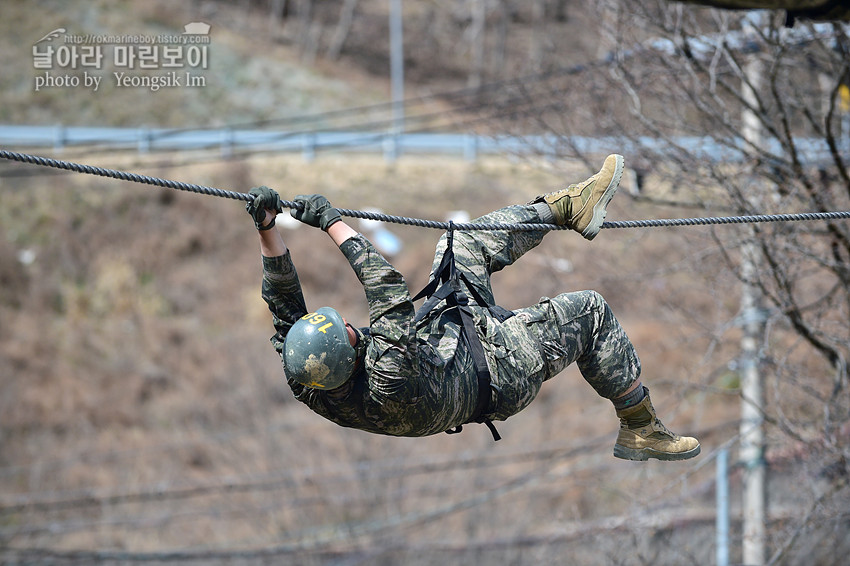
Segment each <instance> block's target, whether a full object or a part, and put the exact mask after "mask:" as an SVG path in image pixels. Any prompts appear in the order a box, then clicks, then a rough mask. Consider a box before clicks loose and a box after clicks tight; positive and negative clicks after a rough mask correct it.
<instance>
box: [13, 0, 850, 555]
mask: <svg viewBox="0 0 850 566" xmlns="http://www.w3.org/2000/svg"><path fill="white" fill-rule="evenodd" d="M389 6H390V3H389V2H385V1H383V0H359V1H356V0H333V1H331V0H328V1H322V2H316V1H310V0H288V1H283V0H233V1H229V2H228V1H224V0H193V1H185V2H169V1H166V0H152V1H145V2H143V1H141V0H123V1H118V2H107V1H105V0H94V1H85V2H83V1H78V0H71V1H59V0H53V1H47V0H43V1H32V2H12V1H4V2H2V3H0V9H2V18H0V32H1V33H0V46H1V47H0V64H2V69H3V72H2V73H0V125H41V126H51V127H52V126H103V127H127V128H175V129H181V130H182V129H196V128H197V129H206V128H222V127H228V126H232V127H233V128H237V129H238V128H243V127H244V128H254V129H261V130H269V131H274V132H278V131H279V132H281V134H282V135H289V134H291V133H298V134H301V133H304V132H313V131H354V132H357V131H364V132H367V133H368V132H375V131H385V130H388V129H389V128H391V127H392V124H393V122H392V105H391V104H390V101H391V85H390V56H389V52H390V50H389V44H390V42H389V36H390V34H389V27H388V21H389ZM403 13H404V71H405V85H404V86H405V97H404V98H405V104H404V107H405V111H406V122H405V130H404V131H406V132H443V133H460V134H476V135H479V136H482V137H487V136H503V135H511V136H516V138H517V139H520V140H522V139H528V140H532V139H539V138H536V137H533V136H545V137H544V138H543V139H545V144H544V145H540V144H535V145H532V144H531V141H529V145H528V147H526V148H524V150H523V151H517V152H516V153H512V154H504V155H484V154H482V155H479V156H478V157H477V159H475V160H467V159H464V158H463V156H462V155H457V156H452V155H426V154H404V153H402V155H400V156H399V157H398V159H395V160H387V159H385V157H384V156H383V155H381V154H379V153H377V152H374V151H351V150H348V151H341V150H334V149H327V150H324V151H321V152H319V153H318V154H316V155H315V156H313V158H312V159H305V157H304V156H302V155H300V154H280V153H275V152H268V151H260V150H257V151H252V150H250V149H241V150H234V151H232V152H229V153H225V152H223V151H222V150H221V149H219V148H213V149H210V150H197V151H179V152H157V151H149V152H144V151H138V150H137V149H136V148H134V147H130V148H127V147H126V146H122V147H115V146H113V145H110V144H107V143H97V142H93V143H91V144H87V145H83V146H77V147H70V146H69V147H58V145H59V144H58V143H57V147H56V148H26V147H4V148H3V149H10V150H18V151H29V152H30V153H36V154H41V155H51V156H55V157H58V158H61V159H66V160H69V161H77V162H81V163H87V164H92V165H100V166H104V167H109V168H114V169H121V170H127V171H134V172H139V173H144V174H149V175H155V176H159V177H163V178H167V179H176V180H180V181H186V182H190V183H196V184H201V185H208V186H213V187H219V188H224V189H231V190H236V191H243V192H244V191H247V190H248V189H250V188H251V187H252V186H256V185H260V184H265V185H269V186H271V187H274V188H276V189H277V190H279V191H280V192H281V195H282V196H283V198H287V199H291V198H292V197H294V196H295V195H296V194H301V193H312V192H319V193H323V194H325V195H327V196H328V197H329V198H330V199H331V202H333V203H334V204H336V205H338V206H340V207H345V208H351V209H368V208H380V209H382V210H383V211H385V212H387V213H390V214H396V215H405V216H413V217H418V218H427V219H433V220H445V219H446V218H447V215H448V214H449V213H451V212H452V211H466V212H468V213H469V214H470V215H471V216H472V217H475V216H478V215H480V214H484V213H486V212H488V211H490V210H492V209H495V208H497V207H500V206H504V205H508V204H513V203H521V202H526V201H528V200H529V199H531V198H532V197H534V196H535V195H536V194H539V193H541V192H545V191H549V190H553V189H555V188H558V187H560V186H563V185H565V184H567V183H570V182H573V181H577V180H581V179H584V178H585V177H587V176H588V175H589V174H592V173H593V172H595V171H596V170H597V168H598V166H599V164H600V163H601V161H602V158H603V157H604V154H605V153H608V152H619V153H623V154H624V155H625V158H626V164H627V167H628V168H629V170H628V173H627V175H626V177H625V179H624V181H623V183H622V189H621V192H620V193H619V194H618V196H617V198H616V199H614V201H613V202H612V205H611V206H610V207H609V213H608V219H609V220H632V219H649V218H669V217H690V216H709V215H715V216H719V215H730V214H758V213H789V212H808V211H833V210H850V175H848V165H847V164H848V159H850V151H848V148H850V145H848V144H850V141H848V140H850V137H848V133H850V132H849V131H850V118H848V116H850V100H847V99H845V98H844V97H845V96H846V94H845V93H846V89H847V85H848V83H850V63H848V62H849V61H850V57H848V48H849V47H850V32H848V28H847V26H846V24H840V23H837V22H818V23H813V22H807V21H798V22H797V23H796V24H795V26H794V28H790V29H789V28H784V27H783V23H784V19H783V14H781V13H773V12H765V13H762V12H759V13H755V14H754V13H752V12H728V11H727V12H724V11H718V10H713V9H707V8H700V7H694V6H687V5H682V4H671V3H669V2H664V1H660V0H657V1H656V0H634V1H628V2H622V1H616V0H602V1H596V2H591V1H589V0H534V1H531V2H520V1H518V0H455V1H451V0H427V1H421V2H410V1H408V2H404V12H403ZM191 22H204V23H207V24H209V25H210V30H209V38H210V42H209V44H208V50H207V55H208V61H207V63H206V66H203V67H201V66H198V67H194V68H193V71H194V72H196V73H197V74H198V75H199V76H203V78H204V84H203V86H199V87H193V88H190V87H187V86H185V85H184V86H181V87H166V88H161V89H159V90H157V91H152V90H151V89H150V88H145V87H143V86H132V85H130V86H119V85H117V84H116V81H115V80H114V78H113V72H121V71H122V70H123V71H124V72H128V73H130V71H129V70H127V69H126V68H123V67H119V66H116V64H115V59H114V53H113V51H114V44H110V45H104V51H103V53H104V54H105V56H104V58H103V60H101V61H99V62H97V63H96V64H94V65H93V66H89V67H86V66H84V65H83V64H82V62H80V61H79V60H78V61H77V63H76V64H75V65H74V66H72V65H71V64H69V65H67V66H65V67H64V68H62V69H59V68H54V69H53V70H52V72H53V77H54V79H55V78H56V77H58V76H59V75H60V74H61V75H66V74H67V75H69V76H72V77H73V76H76V77H78V78H79V80H81V81H82V82H81V84H80V85H78V86H70V87H60V86H54V87H46V88H41V89H39V90H38V91H36V90H35V85H36V80H37V78H38V77H39V76H42V77H43V76H44V73H45V72H47V70H46V69H42V68H38V67H37V65H36V63H35V61H36V60H35V57H36V56H35V55H34V53H35V52H34V46H36V45H42V47H39V48H37V49H38V50H41V49H43V44H45V43H46V41H40V40H41V39H43V38H44V37H45V35H46V34H48V33H49V32H51V31H52V30H56V29H59V28H63V29H64V30H66V32H64V33H67V34H74V35H85V34H96V35H97V34H99V35H104V36H105V35H111V36H124V35H144V36H152V37H155V36H161V35H169V36H171V35H181V34H182V32H183V30H184V26H185V25H186V24H188V23H191ZM51 41H53V43H51V45H54V46H59V45H63V38H62V37H57V38H54V39H53V40H51ZM64 45H68V43H64ZM86 71H88V72H89V73H90V74H92V73H96V74H98V75H99V76H101V77H102V83H101V85H100V86H99V88H98V89H97V90H96V91H94V90H93V89H91V88H86V86H85V82H84V77H85V74H84V73H85V72H86ZM165 72H166V71H165V69H164V68H163V67H162V66H161V64H157V65H154V67H153V68H152V69H147V70H145V69H134V70H132V73H130V74H132V75H134V76H139V77H141V76H153V75H161V74H164V73H165ZM588 138H593V139H596V140H603V143H601V144H600V147H601V148H604V151H602V150H600V149H587V146H585V145H583V143H582V140H586V139H588ZM648 139H649V140H651V143H649V142H647V140H648ZM355 225H356V221H355ZM387 228H388V229H389V230H391V231H392V232H393V233H394V234H395V235H396V236H397V237H398V238H399V239H400V241H401V243H402V245H403V247H402V250H401V252H400V253H398V254H396V255H394V256H393V257H391V258H390V259H391V260H392V261H393V263H394V264H395V265H396V266H397V267H398V268H399V269H400V270H401V271H402V272H403V273H404V275H405V277H406V279H407V281H408V284H409V286H410V287H411V289H412V290H413V291H414V292H415V291H416V290H418V289H419V288H421V286H423V285H424V284H425V283H426V282H427V276H428V270H429V268H430V264H431V260H432V258H433V248H434V245H435V244H436V241H437V239H438V237H439V233H438V232H436V231H433V230H428V229H424V228H413V227H403V226H395V225H392V226H387ZM280 229H281V230H282V231H283V232H284V237H285V239H286V241H287V243H288V245H289V247H290V248H291V249H292V253H293V256H294V260H295V262H296V265H297V268H298V270H299V274H300V277H301V280H302V283H303V285H304V288H305V295H306V298H307V301H308V306H315V307H318V306H321V305H325V304H330V305H334V306H336V307H337V308H339V309H340V310H341V311H343V312H345V313H350V316H349V319H351V320H355V321H357V320H360V321H362V320H364V319H365V317H366V304H365V299H364V296H363V291H362V288H361V287H360V286H359V283H358V282H357V280H356V278H355V277H354V275H353V274H352V272H351V270H350V268H349V267H348V265H347V263H346V262H345V261H344V258H343V257H342V256H341V254H339V252H338V251H337V250H336V249H335V247H334V246H333V245H332V243H330V241H329V240H328V239H327V238H326V237H324V236H323V235H322V234H321V233H319V232H318V231H316V230H311V229H309V228H307V227H303V226H291V225H288V224H286V223H284V222H281V226H280ZM362 229H363V230H364V231H367V230H368V229H369V228H368V227H367V226H364V227H363V228H362ZM258 248H259V246H258V242H257V236H256V233H255V230H254V228H253V223H252V221H251V220H250V218H249V217H248V216H247V214H246V213H245V211H244V206H243V205H242V204H241V203H239V202H233V201H228V200H224V199H217V198H213V197H209V196H199V195H195V194H189V193H184V192H178V191H173V190H168V189H159V188H152V187H148V186H143V185H138V184H133V183H126V182H123V181H117V180H110V179H101V178H98V177H92V176H87V175H80V174H70V173H64V172H58V171H56V170H49V169H45V168H39V167H35V166H30V165H22V164H18V163H11V162H9V163H5V162H4V163H0V384H2V389H0V562H3V563H7V564H15V563H27V564H32V563H59V564H62V563H74V562H78V563H127V562H135V561H144V562H153V563H173V562H183V561H195V562H201V563H211V564H214V563H232V564H264V563H274V564H279V563H283V564H387V565H389V564H422V565H425V564H495V565H501V564H553V563H554V564H559V563H569V564H588V565H591V564H623V565H632V564H641V565H642V564H711V563H714V562H715V551H716V543H715V521H716V515H717V511H716V504H715V495H716V485H715V480H716V474H715V458H716V456H717V454H718V451H719V450H720V449H724V448H725V449H729V450H730V457H731V467H730V475H729V482H730V506H731V513H730V516H731V531H730V532H731V538H730V543H729V544H730V554H731V560H732V562H733V563H736V562H737V563H740V562H741V561H742V552H743V551H742V547H743V542H744V541H743V534H742V498H743V490H744V488H743V482H744V478H745V476H746V474H747V473H748V470H749V469H751V468H759V469H762V470H766V472H767V484H766V487H765V491H766V494H767V498H766V501H767V513H766V520H765V527H766V532H765V534H764V539H765V547H766V552H767V556H766V560H765V563H771V564H807V565H811V564H814V565H818V564H821V565H831V564H837V563H839V562H840V560H841V558H840V557H842V556H845V555H846V554H847V552H848V550H850V548H848V545H850V543H848V541H850V537H848V534H850V516H848V513H847V509H848V508H850V505H848V501H849V500H850V496H848V489H847V478H848V472H849V471H850V469H848V458H850V448H848V440H850V397H848V395H850V393H849V392H848V387H847V379H848V359H850V349H848V344H850V226H848V222H847V221H846V220H836V221H826V222H803V223H782V224H760V225H736V226H719V227H714V228H712V227H697V228H663V229H657V228H656V229H629V230H604V231H603V232H602V233H601V234H600V236H599V237H598V238H597V239H595V240H594V241H593V242H592V243H588V242H586V241H584V240H583V239H581V238H580V237H578V236H577V235H575V234H572V233H564V232H558V233H553V234H550V235H549V236H548V237H547V238H546V241H545V242H544V244H543V245H541V246H540V247H539V248H537V249H535V250H534V251H533V252H531V253H529V254H528V255H527V256H526V257H524V258H523V259H522V260H521V262H520V264H519V265H518V266H516V267H515V268H513V269H508V270H506V271H505V272H503V273H500V274H498V275H497V276H496V277H495V278H494V286H495V290H496V298H497V299H498V301H499V302H500V303H501V304H502V305H503V306H505V307H508V308H517V307H521V306H526V305H529V304H531V303H533V302H535V301H537V300H538V299H539V298H540V297H541V296H553V295H556V294H558V293H562V292H567V291H571V290H580V289H587V288H592V289H595V290H597V291H599V292H600V293H602V294H603V296H605V297H606V299H607V300H608V301H609V303H610V304H611V306H612V308H613V310H614V312H615V313H616V314H617V316H618V318H619V319H620V320H621V322H622V323H623V325H624V327H625V328H626V330H627V332H628V333H629V335H630V337H631V338H632V340H633V341H634V342H635V344H636V346H637V349H638V352H639V354H640V356H641V360H642V363H643V378H644V382H645V383H646V385H647V386H649V387H650V388H651V390H652V392H653V400H654V403H655V406H656V408H657V409H658V411H659V414H660V415H661V417H662V419H663V420H664V422H665V424H667V425H669V426H670V428H672V429H673V430H676V431H681V432H683V433H687V434H693V435H695V436H698V437H699V438H700V440H701V441H702V446H703V453H702V455H700V456H699V457H698V458H697V459H695V460H691V461H688V462H682V463H659V462H656V461H650V462H646V463H636V462H623V461H619V460H617V459H615V458H614V457H613V456H612V454H611V450H612V447H613V443H614V440H615V438H616V432H617V426H618V421H617V419H616V418H615V416H614V411H613V409H612V407H611V405H610V403H609V402H608V401H605V400H603V399H600V398H598V397H597V396H596V395H595V393H594V392H593V391H592V390H591V388H590V387H589V386H587V385H586V384H585V383H584V381H583V380H582V378H581V376H580V374H579V373H578V371H577V370H576V369H575V368H569V369H568V370H567V371H565V372H564V373H563V374H561V375H559V376H558V377H557V378H555V379H553V380H552V381H550V382H548V383H547V384H546V385H545V386H544V388H543V390H542V391H541V393H540V396H539V398H538V399H537V400H536V401H535V402H534V403H533V404H532V405H531V406H530V407H529V408H528V409H527V410H525V411H524V412H523V413H521V414H520V415H517V416H515V417H512V418H511V419H510V420H508V421H506V422H505V423H501V424H499V430H500V432H501V434H502V436H503V439H502V440H501V441H500V442H498V443H497V444H494V443H493V441H492V438H491V437H490V435H489V433H488V431H487V430H486V428H484V427H477V426H474V425H473V426H468V427H465V429H464V432H463V433H462V434H460V435H454V436H448V435H437V436H434V437H429V438H423V439H396V438H384V437H380V436H374V435H369V434H366V433H363V432H358V431H353V430H346V429H342V428H339V427H337V426H335V425H333V424H331V423H329V422H325V421H324V420H323V419H321V418H320V417H318V416H316V415H314V414H313V413H311V412H310V411H309V410H308V409H307V408H306V407H304V406H302V405H301V404H299V403H297V402H296V401H294V400H293V399H292V396H291V393H290V391H289V389H288V387H287V386H286V384H285V382H284V380H283V376H282V370H281V368H280V362H279V359H278V358H277V356H276V354H275V352H274V350H273V349H272V347H271V345H270V344H269V342H268V339H269V337H270V336H271V334H272V332H273V328H272V325H271V318H270V315H269V313H268V310H267V308H266V306H265V304H264V303H263V302H262V300H261V298H260V292H259V285H260V277H261V263H260V256H259V249H258ZM745 297H756V298H758V300H757V301H756V302H755V303H753V304H746V303H745V302H744V301H743V299H744V298H745ZM747 324H749V325H750V326H749V330H752V327H753V325H755V327H756V330H757V332H756V333H755V334H754V335H753V336H755V338H754V341H751V342H750V344H749V346H750V350H751V354H752V355H751V357H744V355H743V354H742V337H744V334H745V333H746V332H748V328H747ZM751 366H755V367H757V368H758V369H759V370H760V372H761V376H762V381H763V385H764V398H763V400H761V401H758V402H756V401H755V400H753V399H751V398H747V396H746V395H745V394H744V393H743V392H742V388H741V381H742V377H743V374H744V372H745V371H746V370H747V368H748V367H751ZM747 405H749V406H751V407H752V406H753V405H756V407H755V409H756V411H755V414H756V415H757V416H760V417H761V418H762V419H763V421H764V434H765V450H764V452H763V453H759V454H758V457H757V458H753V457H752V455H742V454H741V453H740V439H741V433H742V430H743V431H746V430H749V429H748V428H747V426H742V422H741V415H742V406H747ZM497 424H498V423H497ZM744 425H746V423H744Z"/></svg>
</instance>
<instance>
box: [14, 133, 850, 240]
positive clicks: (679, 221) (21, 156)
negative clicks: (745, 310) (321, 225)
mask: <svg viewBox="0 0 850 566" xmlns="http://www.w3.org/2000/svg"><path fill="white" fill-rule="evenodd" d="M0 158H3V159H8V160H10V161H19V162H21V163H30V164H33V165H40V166H42V167H53V168H55V169H64V170H66V171H74V172H76V173H85V174H88V175H97V176H99V177H109V178H112V179H120V180H122V181H132V182H134V183H142V184H145V185H154V186H157V187H163V188H167V189H176V190H180V191H189V192H192V193H199V194H203V195H212V196H216V197H222V198H229V199H233V200H241V201H245V202H250V201H251V200H253V197H252V196H251V195H250V194H248V193H240V192H237V191H227V190H223V189H217V188H215V187H206V186H203V185H195V184H193V183H184V182H181V181H171V180H169V179H161V178H159V177H151V176H149V175H140V174H138V173H128V172H126V171H118V170H116V169H105V168H103V167H96V166H94V165H83V164H80V163H73V162H70V161H62V160H59V159H52V158H50V157H41V156H38V155H29V154H27V153H18V152H15V151H8V150H5V149H0ZM281 205H282V206H283V207H284V208H294V209H300V208H301V205H299V204H298V203H296V202H291V201H287V200H281ZM337 210H338V211H339V213H340V214H341V215H343V216H349V217H351V218H361V219H365V220H378V221H381V222H391V223H394V224H406V225H408V226H419V227H422V228H436V229H439V230H448V229H449V228H450V227H451V228H452V229H454V230H489V231H493V230H510V231H517V232H521V231H525V232H531V231H537V230H565V229H567V228H566V227H565V226H558V225H556V224H542V223H540V224H537V223H522V224H519V223H517V224H500V223H483V222H482V223H471V222H461V223H452V222H437V221H434V220H423V219H421V218H409V217H406V216H393V215H390V214H383V213H379V212H368V211H365V210H350V209H347V208H337ZM842 218H850V211H843V212H803V213H796V214H757V215H749V216H720V217H718V216H709V217H705V218H668V219H656V220H623V221H616V222H603V223H602V228H660V227H672V226H706V225H710V224H749V223H756V222H799V221H813V220H836V219H842Z"/></svg>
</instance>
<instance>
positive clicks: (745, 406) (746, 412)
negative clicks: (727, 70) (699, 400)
mask: <svg viewBox="0 0 850 566" xmlns="http://www.w3.org/2000/svg"><path fill="white" fill-rule="evenodd" d="M763 21H764V18H763V17H762V14H761V13H759V12H756V13H754V14H753V15H752V16H751V19H750V24H751V25H752V26H753V27H758V26H760V25H761V23H762V22H763ZM758 57H759V55H758V53H756V54H753V55H751V56H750V57H749V59H748V61H747V62H746V63H745V65H744V77H743V79H744V80H743V81H742V82H743V85H742V90H743V93H742V94H743V99H744V102H745V108H744V112H743V115H742V122H743V131H742V135H743V137H744V139H745V140H746V142H748V143H749V144H751V145H753V146H754V147H756V148H758V147H761V146H762V144H763V140H762V135H763V134H762V127H761V124H760V122H759V116H758V111H757V109H758V96H757V93H758V91H759V88H760V85H761V79H762V76H763V69H762V63H761V61H760V60H759V58H758ZM742 178H745V177H744V176H742ZM751 183H752V184H753V197H754V198H753V199H752V200H751V201H750V203H751V206H754V207H756V208H758V207H759V203H760V198H759V197H758V190H759V188H758V180H757V179H752V180H751ZM750 235H751V239H750V241H748V242H746V243H745V244H744V246H743V248H742V250H741V278H742V280H743V285H742V289H741V325H742V327H743V336H742V338H741V394H742V401H741V425H740V434H741V447H740V458H741V463H742V464H743V467H744V485H743V491H744V493H743V515H744V516H743V529H744V533H743V534H744V536H743V563H744V564H746V565H747V566H762V565H763V564H764V563H765V556H766V552H765V509H766V504H765V502H766V495H767V494H766V490H765V485H766V484H765V476H766V471H767V470H766V467H765V460H764V430H763V425H764V416H763V408H764V391H763V387H762V376H761V373H760V367H759V365H760V358H761V353H760V350H761V345H762V343H763V341H764V332H765V320H764V307H763V302H762V296H761V291H760V290H759V288H758V287H757V286H756V284H755V281H756V280H757V278H758V269H759V259H758V258H759V253H758V243H757V242H756V241H755V230H752V231H751V233H750Z"/></svg>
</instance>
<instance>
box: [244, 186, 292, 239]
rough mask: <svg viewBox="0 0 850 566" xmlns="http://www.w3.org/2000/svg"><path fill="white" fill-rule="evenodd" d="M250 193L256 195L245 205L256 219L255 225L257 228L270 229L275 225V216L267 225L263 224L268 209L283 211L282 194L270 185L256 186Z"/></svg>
mask: <svg viewBox="0 0 850 566" xmlns="http://www.w3.org/2000/svg"><path fill="white" fill-rule="evenodd" d="M248 194H249V195H251V196H253V197H254V200H252V201H250V202H248V204H247V205H245V210H247V211H248V214H250V215H251V218H253V219H254V226H256V227H257V230H268V229H270V228H272V227H274V220H275V219H274V218H272V221H271V222H269V223H268V224H267V225H266V226H263V221H265V219H266V209H267V208H268V209H269V210H274V211H275V212H281V211H282V210H283V206H282V205H281V203H280V195H278V194H277V192H275V191H274V190H273V189H270V188H268V187H254V188H253V189H251V190H250V191H248Z"/></svg>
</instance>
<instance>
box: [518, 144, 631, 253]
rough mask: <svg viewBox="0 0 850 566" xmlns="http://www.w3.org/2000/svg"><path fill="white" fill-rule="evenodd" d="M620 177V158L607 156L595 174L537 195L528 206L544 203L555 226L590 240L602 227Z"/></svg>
mask: <svg viewBox="0 0 850 566" xmlns="http://www.w3.org/2000/svg"><path fill="white" fill-rule="evenodd" d="M622 176H623V156H622V155H609V156H608V157H607V158H606V159H605V163H603V164H602V169H600V170H599V172H598V173H597V174H596V175H593V176H592V177H590V178H589V179H587V180H586V181H582V182H581V183H576V184H573V185H570V186H569V187H567V188H565V189H561V190H560V191H555V192H553V193H548V194H545V195H540V196H538V197H537V198H535V199H534V200H533V201H531V202H530V203H529V204H535V203H538V202H545V203H546V204H548V205H549V208H550V209H551V210H552V214H553V215H554V216H555V223H556V224H558V225H559V226H569V227H570V228H572V229H573V230H575V231H576V232H579V233H580V234H581V235H582V236H584V237H585V238H587V239H588V240H592V239H593V238H595V237H596V234H598V233H599V229H600V228H601V227H602V222H603V221H604V220H605V214H606V210H605V209H606V207H607V206H608V203H609V202H611V198H613V196H614V193H616V192H617V187H619V185H620V178H621V177H622Z"/></svg>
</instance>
